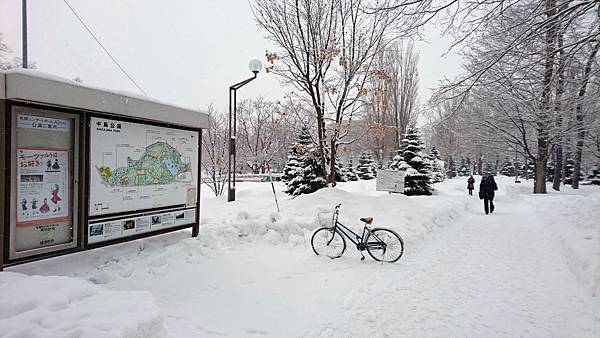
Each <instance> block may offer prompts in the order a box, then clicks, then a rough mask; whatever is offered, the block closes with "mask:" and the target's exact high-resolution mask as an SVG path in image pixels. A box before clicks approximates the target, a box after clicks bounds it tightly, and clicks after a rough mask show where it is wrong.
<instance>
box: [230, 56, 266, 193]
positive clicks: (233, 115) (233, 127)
mask: <svg viewBox="0 0 600 338" xmlns="http://www.w3.org/2000/svg"><path fill="white" fill-rule="evenodd" d="M248 67H249V68H250V71H251V72H252V73H253V74H254V76H252V77H251V78H248V79H246V80H244V81H242V82H239V83H236V84H234V85H232V86H231V87H229V166H228V169H227V178H228V179H227V202H232V201H235V169H236V168H235V155H236V148H235V140H236V138H237V123H236V122H237V104H236V101H237V90H238V89H240V88H242V87H243V86H244V85H246V84H247V83H249V82H250V81H252V80H254V79H256V75H258V72H260V69H261V68H262V63H261V62H260V61H259V60H256V59H254V60H250V63H249V64H248Z"/></svg>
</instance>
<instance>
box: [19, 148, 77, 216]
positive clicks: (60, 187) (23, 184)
mask: <svg viewBox="0 0 600 338" xmlns="http://www.w3.org/2000/svg"><path fill="white" fill-rule="evenodd" d="M16 179H17V226H30V225H34V224H35V225H40V224H47V223H52V222H61V221H67V220H68V219H69V216H70V210H69V209H70V197H71V196H70V187H69V182H70V167H69V150H64V149H46V148H17V177H16Z"/></svg>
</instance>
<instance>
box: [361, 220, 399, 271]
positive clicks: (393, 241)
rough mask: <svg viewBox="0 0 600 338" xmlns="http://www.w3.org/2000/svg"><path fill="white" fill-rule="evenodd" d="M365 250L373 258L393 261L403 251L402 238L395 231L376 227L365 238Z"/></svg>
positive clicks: (397, 258)
mask: <svg viewBox="0 0 600 338" xmlns="http://www.w3.org/2000/svg"><path fill="white" fill-rule="evenodd" d="M365 243H366V246H367V252H368V253H369V255H370V256H371V257H373V259H374V260H376V261H380V262H382V261H383V262H388V263H393V262H395V261H397V260H399V259H400V257H402V254H403V253H404V240H403V239H402V237H400V235H398V234H397V233H396V232H395V231H393V230H390V229H384V228H376V229H373V230H371V231H370V232H369V235H368V236H367V238H366V239H365Z"/></svg>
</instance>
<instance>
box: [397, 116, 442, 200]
mask: <svg viewBox="0 0 600 338" xmlns="http://www.w3.org/2000/svg"><path fill="white" fill-rule="evenodd" d="M424 148H425V146H424V144H423V139H422V136H421V133H420V131H419V130H418V129H417V128H408V129H407V130H406V135H405V138H404V139H403V140H402V147H401V149H402V154H401V155H398V156H396V157H395V159H396V161H395V162H394V163H393V168H395V169H396V170H403V171H405V173H406V174H405V176H404V193H405V194H406V195H431V193H432V190H433V186H432V183H431V162H430V161H429V159H427V157H426V156H425V154H424V153H423V149H424Z"/></svg>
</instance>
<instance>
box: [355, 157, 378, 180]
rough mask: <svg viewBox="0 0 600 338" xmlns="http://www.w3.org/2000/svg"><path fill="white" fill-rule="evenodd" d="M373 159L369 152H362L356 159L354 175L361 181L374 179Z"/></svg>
mask: <svg viewBox="0 0 600 338" xmlns="http://www.w3.org/2000/svg"><path fill="white" fill-rule="evenodd" d="M373 162H374V161H373V157H372V156H371V154H370V153H369V152H363V153H362V154H361V155H360V158H359V159H358V165H357V166H356V174H357V175H358V178H360V179H361V180H372V179H374V178H375V173H374V172H373Z"/></svg>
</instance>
